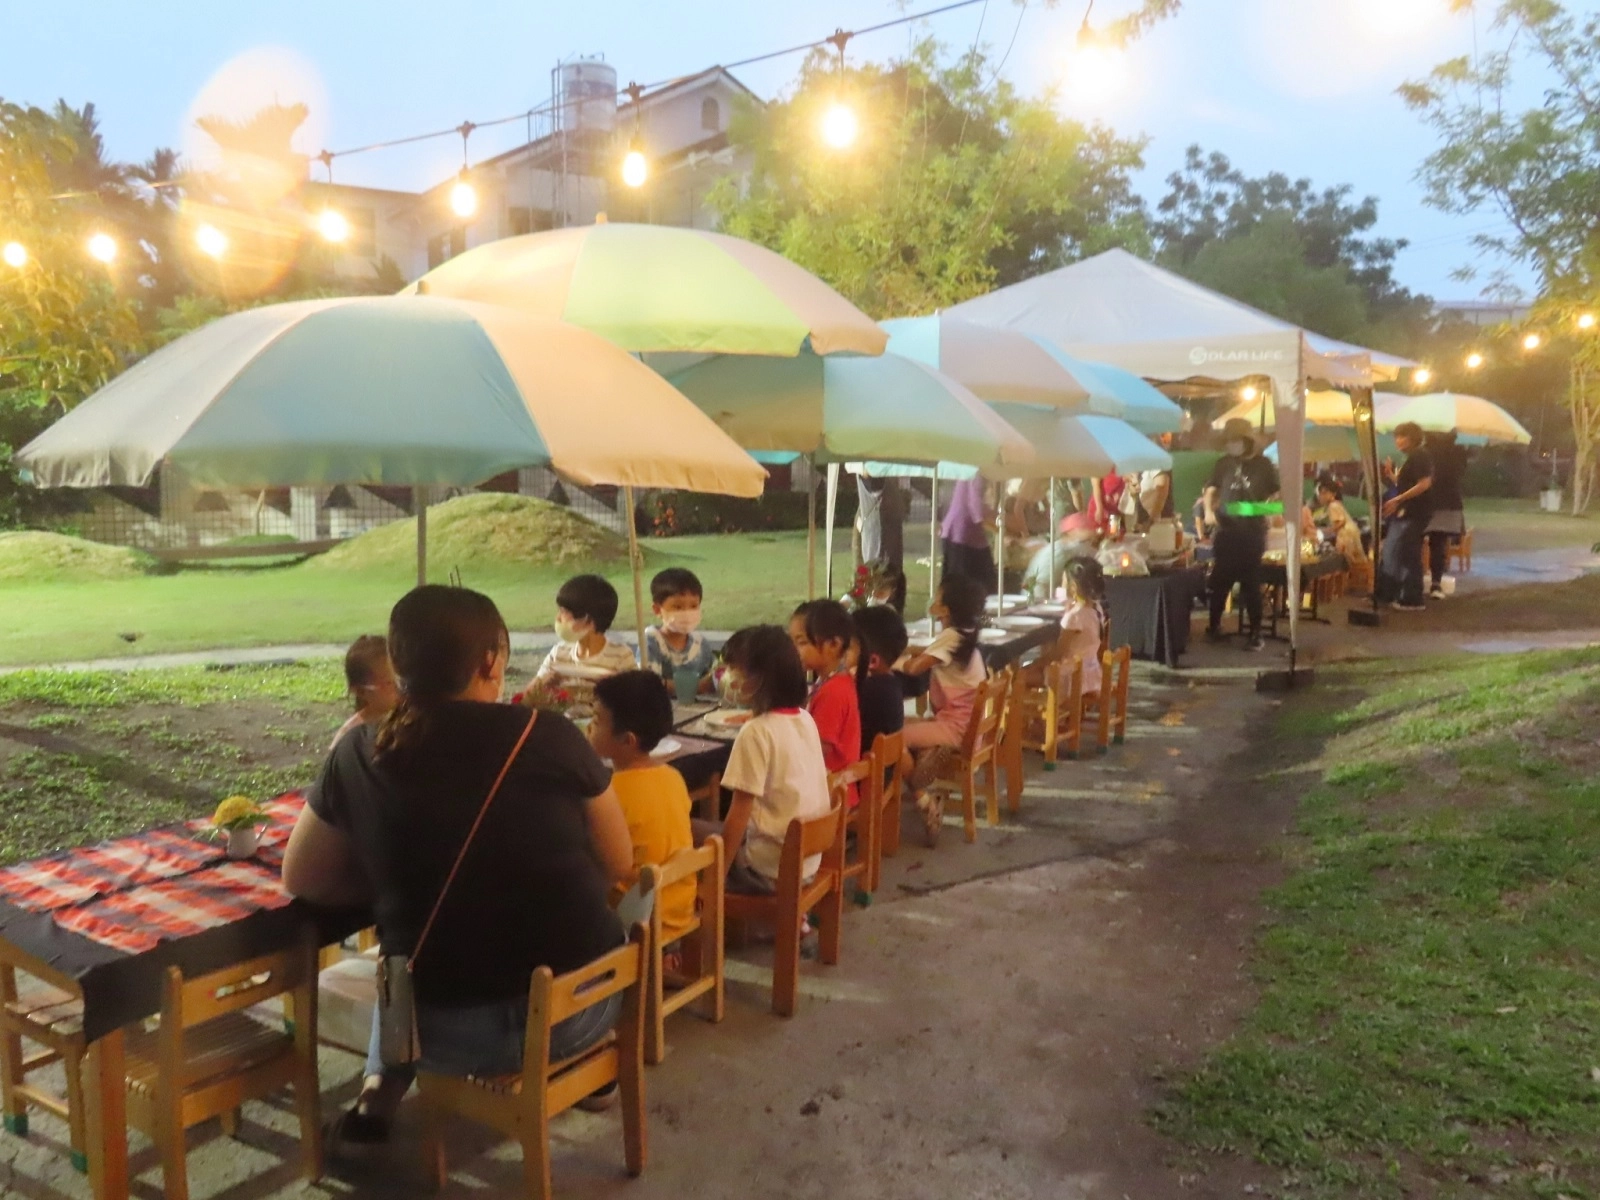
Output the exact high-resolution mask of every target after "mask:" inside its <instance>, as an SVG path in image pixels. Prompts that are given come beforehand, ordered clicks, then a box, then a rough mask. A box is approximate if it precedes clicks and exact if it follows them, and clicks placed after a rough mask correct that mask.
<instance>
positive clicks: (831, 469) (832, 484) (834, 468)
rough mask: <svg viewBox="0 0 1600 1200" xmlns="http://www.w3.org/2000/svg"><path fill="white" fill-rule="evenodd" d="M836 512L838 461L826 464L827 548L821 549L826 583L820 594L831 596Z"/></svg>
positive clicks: (837, 508) (837, 503)
mask: <svg viewBox="0 0 1600 1200" xmlns="http://www.w3.org/2000/svg"><path fill="white" fill-rule="evenodd" d="M838 514H839V464H838V463H829V464H828V505H827V509H826V520H827V523H828V531H827V534H826V535H825V538H824V541H825V544H826V547H827V548H826V549H825V550H824V551H823V553H824V554H826V555H827V561H826V562H825V563H824V564H823V567H822V577H823V579H825V580H826V581H827V582H826V583H824V584H823V585H822V594H823V595H825V596H832V595H833V526H834V521H835V520H836V518H837V517H838Z"/></svg>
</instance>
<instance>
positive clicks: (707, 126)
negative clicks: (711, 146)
mask: <svg viewBox="0 0 1600 1200" xmlns="http://www.w3.org/2000/svg"><path fill="white" fill-rule="evenodd" d="M700 128H701V129H704V130H707V131H709V132H711V133H717V132H719V131H720V130H721V129H722V105H720V104H718V103H717V102H716V101H715V100H714V99H712V98H711V97H710V96H707V97H706V98H705V99H704V100H702V101H700Z"/></svg>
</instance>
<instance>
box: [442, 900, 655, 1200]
mask: <svg viewBox="0 0 1600 1200" xmlns="http://www.w3.org/2000/svg"><path fill="white" fill-rule="evenodd" d="M648 936H649V934H648V932H647V931H646V930H645V928H644V926H642V925H637V926H635V927H634V929H633V931H632V933H631V935H630V936H629V939H628V944H627V945H626V946H619V947H618V948H617V949H615V950H613V951H611V953H609V954H606V955H603V956H602V957H600V958H597V959H595V960H594V961H593V962H592V963H589V964H588V965H587V966H582V967H579V968H578V969H577V970H576V971H568V972H567V973H566V974H565V975H562V976H561V977H559V978H557V977H556V976H555V975H554V974H553V973H552V972H551V970H550V968H549V967H540V968H539V969H538V970H536V971H535V972H534V973H533V984H532V988H531V989H530V992H529V997H528V1025H527V1034H526V1037H527V1042H526V1044H525V1046H524V1048H523V1053H522V1072H521V1074H519V1075H507V1076H501V1077H499V1078H495V1079H475V1078H461V1077H458V1076H454V1075H435V1074H433V1073H431V1072H428V1071H419V1072H418V1073H417V1087H418V1090H419V1091H420V1092H421V1094H422V1108H423V1114H424V1117H425V1125H424V1132H423V1150H424V1154H425V1158H424V1160H423V1161H424V1162H425V1163H426V1164H427V1167H428V1170H429V1173H430V1175H431V1176H432V1178H433V1181H434V1183H435V1184H436V1185H437V1186H439V1187H443V1186H444V1184H445V1179H446V1177H447V1176H448V1174H449V1166H448V1164H447V1163H446V1161H445V1151H444V1137H443V1124H444V1118H445V1117H446V1116H449V1115H454V1116H458V1117H465V1118H466V1119H467V1120H469V1121H476V1122H477V1123H479V1124H480V1125H487V1126H489V1128H491V1129H493V1130H495V1131H497V1132H498V1133H500V1134H502V1135H504V1136H505V1137H508V1138H512V1139H515V1140H516V1141H518V1142H520V1143H521V1144H522V1175H523V1181H524V1186H525V1187H526V1189H527V1194H528V1195H529V1196H530V1197H534V1198H535V1200H549V1197H550V1118H551V1117H553V1116H556V1115H557V1114H558V1113H562V1112H565V1111H566V1110H567V1109H569V1108H571V1107H572V1106H573V1105H574V1104H576V1103H578V1101H580V1100H582V1099H583V1098H584V1097H586V1096H589V1095H591V1094H592V1093H594V1092H596V1091H599V1090H600V1089H601V1088H603V1087H605V1086H606V1085H607V1084H608V1083H615V1084H616V1085H617V1086H618V1088H619V1089H620V1091H621V1101H622V1142H623V1152H624V1155H625V1157H626V1160H627V1164H628V1174H629V1175H630V1176H635V1175H638V1174H639V1173H640V1172H641V1171H643V1170H644V1160H645V1126H644V1010H645V1004H644V989H645V980H646V978H647V976H648V972H649V967H648V965H647V962H646V954H647V947H646V944H645V943H646V939H647V938H648ZM618 994H620V995H621V996H622V1017H621V1019H620V1020H618V1022H617V1028H616V1032H615V1033H613V1034H609V1035H607V1036H606V1037H604V1038H602V1039H601V1040H600V1041H599V1042H598V1043H596V1044H595V1045H593V1046H591V1047H590V1048H589V1049H587V1050H585V1051H583V1052H582V1053H581V1054H578V1055H576V1056H575V1057H573V1058H569V1059H566V1060H564V1061H559V1062H551V1061H550V1029H551V1027H552V1026H554V1025H556V1024H558V1023H559V1022H561V1021H564V1020H566V1019H567V1018H568V1017H571V1016H574V1015H576V1014H577V1013H580V1012H582V1011H583V1010H584V1009H586V1008H591V1007H593V1006H594V1005H596V1004H600V1003H602V1002H603V1001H605V1000H608V999H610V998H611V997H612V996H615V995H618Z"/></svg>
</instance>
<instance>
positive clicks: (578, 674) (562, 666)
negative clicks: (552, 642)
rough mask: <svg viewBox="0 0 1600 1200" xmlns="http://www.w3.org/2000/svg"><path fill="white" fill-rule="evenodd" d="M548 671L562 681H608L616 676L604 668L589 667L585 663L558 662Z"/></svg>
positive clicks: (613, 672)
mask: <svg viewBox="0 0 1600 1200" xmlns="http://www.w3.org/2000/svg"><path fill="white" fill-rule="evenodd" d="M550 669H551V670H552V671H553V672H554V673H555V674H557V675H559V676H561V678H563V679H610V678H611V677H612V676H613V675H615V674H616V672H615V671H608V670H607V669H606V668H605V667H591V666H589V665H588V664H587V663H566V662H558V663H556V664H555V665H554V666H552V667H551V668H550Z"/></svg>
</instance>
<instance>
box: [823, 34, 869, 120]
mask: <svg viewBox="0 0 1600 1200" xmlns="http://www.w3.org/2000/svg"><path fill="white" fill-rule="evenodd" d="M854 36H855V34H853V33H846V32H845V31H844V30H842V29H835V30H834V31H833V36H832V37H830V38H828V39H827V40H828V43H829V44H830V45H832V46H833V48H834V49H835V50H837V51H838V52H839V79H838V95H837V98H836V99H835V100H834V102H833V103H832V104H830V105H828V108H827V111H826V112H824V113H823V114H822V140H823V141H824V142H826V143H827V144H828V145H829V146H832V147H833V148H834V149H835V150H848V149H849V148H850V147H851V146H853V145H855V142H856V135H857V134H858V133H860V131H861V126H860V123H859V122H858V121H857V120H856V114H855V110H853V109H852V108H851V107H850V106H849V105H848V104H846V103H845V102H844V48H845V46H846V44H847V43H848V42H849V41H850V39H851V38H852V37H854Z"/></svg>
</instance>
